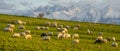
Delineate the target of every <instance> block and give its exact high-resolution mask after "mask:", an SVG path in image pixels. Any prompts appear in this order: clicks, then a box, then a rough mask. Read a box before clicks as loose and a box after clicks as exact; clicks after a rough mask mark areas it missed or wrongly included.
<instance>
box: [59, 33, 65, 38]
mask: <svg viewBox="0 0 120 51" xmlns="http://www.w3.org/2000/svg"><path fill="white" fill-rule="evenodd" d="M57 38H58V39H60V38H65V35H64V34H62V33H58V34H57Z"/></svg>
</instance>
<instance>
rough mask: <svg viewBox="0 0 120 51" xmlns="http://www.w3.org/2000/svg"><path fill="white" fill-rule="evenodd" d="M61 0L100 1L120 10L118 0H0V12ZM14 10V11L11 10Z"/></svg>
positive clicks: (21, 9)
mask: <svg viewBox="0 0 120 51" xmlns="http://www.w3.org/2000/svg"><path fill="white" fill-rule="evenodd" d="M56 1H61V2H64V3H67V2H78V1H84V2H85V3H89V4H91V5H95V6H99V5H102V3H105V4H109V5H110V7H111V8H112V9H113V10H115V11H116V12H118V13H119V11H120V6H119V5H120V0H0V13H5V14H9V13H12V14H14V13H18V12H23V11H25V10H29V7H32V8H37V7H39V6H40V5H42V6H45V5H49V3H50V2H53V3H54V2H56ZM13 11H14V12H13Z"/></svg>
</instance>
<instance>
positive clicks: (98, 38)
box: [95, 36, 106, 44]
mask: <svg viewBox="0 0 120 51" xmlns="http://www.w3.org/2000/svg"><path fill="white" fill-rule="evenodd" d="M105 41H106V40H105ZM96 43H103V37H102V36H98V37H97V39H96V41H95V44H96Z"/></svg>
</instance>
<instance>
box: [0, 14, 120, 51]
mask: <svg viewBox="0 0 120 51" xmlns="http://www.w3.org/2000/svg"><path fill="white" fill-rule="evenodd" d="M19 19H20V20H22V21H26V22H27V24H26V25H25V27H26V29H28V30H31V35H32V39H29V40H27V39H25V38H24V37H20V38H12V37H11V36H12V35H13V34H14V33H19V32H21V31H24V30H19V29H18V26H19V25H17V24H15V27H16V28H15V29H14V32H3V29H4V28H5V26H6V25H7V24H9V23H13V22H14V21H15V20H19ZM48 21H49V22H54V21H55V22H57V23H58V24H60V25H64V26H67V25H69V26H72V27H74V26H75V25H78V24H80V25H81V28H80V29H79V30H76V31H74V30H72V29H69V32H68V33H70V34H74V33H78V34H79V35H80V38H79V40H80V43H79V44H77V45H74V44H71V41H72V39H57V38H56V36H52V37H51V41H43V40H42V39H41V37H40V34H41V33H42V32H54V35H55V34H56V32H57V31H56V28H53V27H50V29H49V30H34V27H35V26H44V24H45V22H48ZM87 29H90V30H92V31H93V32H94V34H93V35H87V34H86V30H87ZM100 31H102V32H103V33H104V35H103V37H113V36H114V37H116V39H117V43H118V44H120V25H112V24H98V23H92V26H91V27H89V24H88V23H87V22H74V21H64V20H53V19H46V18H42V19H37V18H31V17H25V16H15V15H4V14H0V51H16V50H17V51H40V50H42V51H120V46H119V47H118V48H115V47H111V46H110V45H111V43H112V41H109V42H108V43H107V44H94V41H95V39H96V37H97V35H98V32H100ZM98 47H100V48H98Z"/></svg>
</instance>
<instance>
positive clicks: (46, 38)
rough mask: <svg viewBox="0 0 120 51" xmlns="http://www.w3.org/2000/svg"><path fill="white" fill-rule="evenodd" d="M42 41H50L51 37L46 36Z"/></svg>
mask: <svg viewBox="0 0 120 51" xmlns="http://www.w3.org/2000/svg"><path fill="white" fill-rule="evenodd" d="M42 39H43V40H48V41H50V36H44V37H43V38H42Z"/></svg>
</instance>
